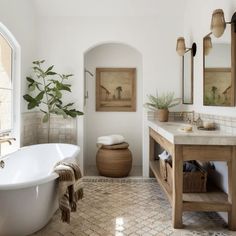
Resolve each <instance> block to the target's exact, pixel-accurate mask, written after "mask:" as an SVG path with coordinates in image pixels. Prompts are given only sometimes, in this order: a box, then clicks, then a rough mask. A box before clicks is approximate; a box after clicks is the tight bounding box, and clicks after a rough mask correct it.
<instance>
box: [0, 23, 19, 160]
mask: <svg viewBox="0 0 236 236" xmlns="http://www.w3.org/2000/svg"><path fill="white" fill-rule="evenodd" d="M20 58H21V57H20V45H19V43H18V42H17V40H16V39H15V37H14V36H13V34H12V33H11V32H10V31H9V30H8V29H7V27H6V26H5V25H3V24H2V23H1V22H0V138H1V136H5V135H9V137H13V138H15V139H16V141H14V142H12V145H9V144H8V143H3V144H1V145H0V156H1V155H5V154H7V153H9V152H12V151H15V150H16V149H18V148H19V147H20V144H21V139H20V137H21V129H20V127H21V108H20V107H21V102H20V101H21V99H20V98H21V76H20V74H21V70H20V65H21V62H20Z"/></svg>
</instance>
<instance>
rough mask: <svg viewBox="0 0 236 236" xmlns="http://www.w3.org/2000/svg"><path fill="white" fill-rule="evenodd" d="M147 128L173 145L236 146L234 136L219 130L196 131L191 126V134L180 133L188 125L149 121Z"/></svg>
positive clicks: (235, 137)
mask: <svg viewBox="0 0 236 236" xmlns="http://www.w3.org/2000/svg"><path fill="white" fill-rule="evenodd" d="M147 125H148V127H150V128H152V129H153V130H154V131H156V132H157V133H158V134H160V135H161V136H163V137H164V138H166V139H167V140H168V141H169V142H171V143H173V144H182V145H183V144H186V145H230V146H231V145H236V134H233V133H228V132H225V131H221V130H214V131H205V130H198V129H197V127H196V126H193V131H192V132H184V131H180V128H181V127H184V126H188V125H189V124H186V123H183V122H172V121H171V122H159V121H156V120H151V119H149V120H148V122H147Z"/></svg>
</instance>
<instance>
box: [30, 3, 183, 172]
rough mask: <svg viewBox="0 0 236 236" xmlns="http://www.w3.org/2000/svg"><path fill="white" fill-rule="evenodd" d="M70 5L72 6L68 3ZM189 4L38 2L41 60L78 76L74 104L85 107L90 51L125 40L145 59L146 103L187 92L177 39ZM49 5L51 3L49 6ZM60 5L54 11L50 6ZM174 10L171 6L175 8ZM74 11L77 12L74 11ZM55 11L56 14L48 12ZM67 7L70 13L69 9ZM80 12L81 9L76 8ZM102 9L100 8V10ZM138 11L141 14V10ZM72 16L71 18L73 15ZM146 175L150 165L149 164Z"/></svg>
mask: <svg viewBox="0 0 236 236" xmlns="http://www.w3.org/2000/svg"><path fill="white" fill-rule="evenodd" d="M68 2H69V4H68ZM184 2H185V1H184V0H183V1H182V0H180V1H178V2H176V1H171V0H158V1H156V0H149V2H148V3H147V1H146V0H138V1H134V0H127V1H124V0H122V1H116V0H112V1H111V0H109V1H107V0H103V1H101V2H100V1H99V2H98V1H96V0H90V1H89V2H88V1H82V0H78V1H74V0H70V1H61V0H60V1H59V0H58V1H55V0H50V1H48V0H47V1H46V0H36V1H34V3H35V4H36V6H37V9H38V17H37V19H38V20H37V58H44V59H46V60H47V61H48V63H50V64H51V63H52V64H55V65H56V67H57V69H58V70H59V71H61V72H64V73H66V72H69V73H71V72H72V73H74V74H75V79H74V81H73V86H72V90H73V93H72V94H71V96H69V97H68V100H71V101H76V102H77V103H76V104H77V106H78V108H80V109H83V96H84V94H83V86H84V84H83V69H84V61H83V60H84V53H85V52H86V51H87V50H89V49H90V48H92V47H94V46H96V45H99V44H101V43H106V42H121V43H125V44H127V45H130V46H132V47H134V48H136V49H137V50H138V51H139V52H140V53H141V54H142V56H143V94H140V96H142V98H143V100H144V101H145V100H146V95H147V94H149V93H155V91H156V90H157V89H158V90H159V91H175V93H176V96H180V94H181V78H180V60H181V58H180V57H179V56H178V55H177V54H176V52H175V46H176V39H177V37H178V36H180V35H181V34H182V29H183V12H182V11H181V10H178V11H176V9H177V8H178V9H184ZM48 4H49V5H48ZM51 4H54V5H53V7H50V5H51ZM170 6H171V7H170ZM68 8H70V9H71V12H70V11H68ZM48 9H50V11H49V10H48ZM64 9H67V10H64ZM75 9H76V10H75ZM95 9H96V10H95ZM136 10H137V11H136ZM70 13H71V14H70ZM146 120H147V117H146V114H144V115H143V135H142V136H143V158H144V159H145V160H146V159H147V158H148V153H149V151H148V145H149V144H148V129H147V127H146V125H145V123H146ZM83 135H84V127H83V118H82V117H80V118H78V140H79V141H78V144H79V145H80V146H81V156H80V164H81V165H83V152H84V150H83ZM143 167H144V175H147V174H148V169H149V167H148V162H147V161H145V162H144V165H143Z"/></svg>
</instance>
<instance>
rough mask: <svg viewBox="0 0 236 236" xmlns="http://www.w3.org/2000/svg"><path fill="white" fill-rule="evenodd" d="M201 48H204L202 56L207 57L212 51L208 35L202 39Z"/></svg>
mask: <svg viewBox="0 0 236 236" xmlns="http://www.w3.org/2000/svg"><path fill="white" fill-rule="evenodd" d="M203 46H204V54H205V56H207V55H208V54H209V53H210V51H211V49H212V42H211V37H210V35H208V36H206V37H205V38H204V42H203Z"/></svg>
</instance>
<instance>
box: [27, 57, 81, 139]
mask: <svg viewBox="0 0 236 236" xmlns="http://www.w3.org/2000/svg"><path fill="white" fill-rule="evenodd" d="M44 62H45V60H42V61H33V67H32V70H33V75H32V76H28V77H26V80H27V82H28V90H29V93H28V94H25V95H24V96H23V98H24V99H25V100H26V101H27V103H28V109H29V110H32V109H34V108H36V107H38V108H39V109H40V111H41V112H42V113H43V119H42V121H43V123H48V142H50V117H51V115H52V114H56V115H61V116H63V118H65V119H66V118H67V117H73V118H75V117H76V116H81V115H83V112H81V111H79V110H76V109H75V108H74V107H73V106H74V103H67V104H64V102H63V93H64V92H71V84H69V82H68V81H69V79H70V78H71V77H72V76H73V75H72V74H58V73H56V72H55V71H54V70H53V69H54V66H53V65H52V66H50V67H48V68H46V69H45V68H44V67H43V64H44ZM32 94H34V95H32Z"/></svg>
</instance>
